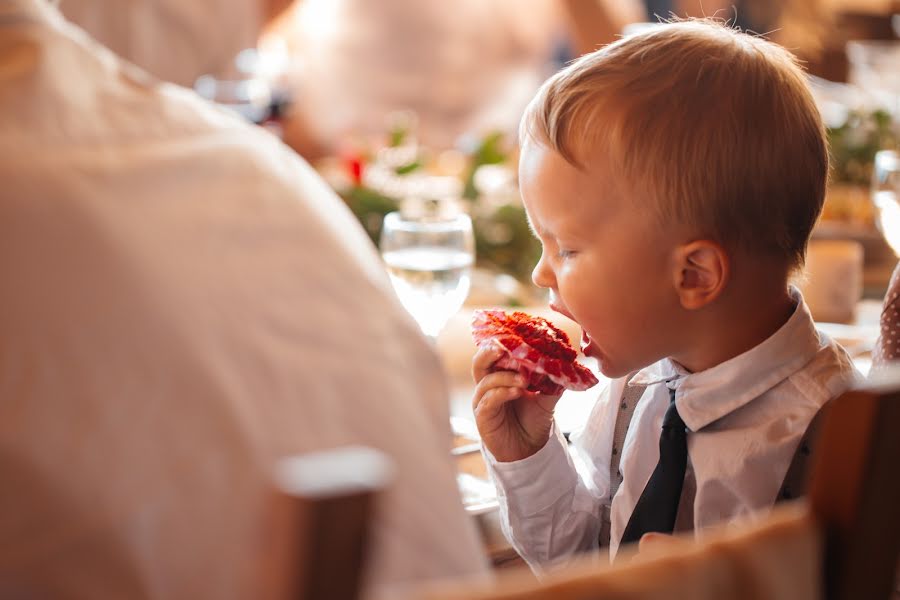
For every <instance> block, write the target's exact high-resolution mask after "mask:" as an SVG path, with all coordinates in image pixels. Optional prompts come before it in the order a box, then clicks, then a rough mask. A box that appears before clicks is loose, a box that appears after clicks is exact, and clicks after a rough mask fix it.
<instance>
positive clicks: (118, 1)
mask: <svg viewBox="0 0 900 600" xmlns="http://www.w3.org/2000/svg"><path fill="white" fill-rule="evenodd" d="M291 1H292V0H189V1H185V0H115V1H114V2H110V1H103V0H60V2H59V3H58V4H59V9H60V10H61V11H62V13H63V14H64V15H65V16H66V18H67V19H69V20H70V21H71V22H73V23H75V24H76V25H78V26H80V27H82V28H83V29H85V30H86V31H87V32H88V33H90V34H91V36H93V37H94V38H95V39H96V40H97V41H99V42H100V43H101V44H103V45H104V46H106V47H107V48H109V49H110V50H112V51H113V52H115V53H116V54H118V55H119V56H121V57H122V58H124V59H126V60H128V61H130V62H133V63H134V64H136V65H138V66H139V67H141V68H143V69H145V70H146V71H148V72H149V73H151V74H152V75H154V76H155V77H158V78H160V79H162V80H164V81H170V82H173V83H177V84H179V85H183V86H187V87H191V86H193V85H194V81H195V80H196V79H197V78H198V77H200V76H201V75H205V74H213V75H220V76H222V75H227V74H229V72H230V71H231V70H232V69H233V66H234V58H235V56H236V55H237V54H238V53H239V52H240V51H241V50H244V49H245V48H253V47H255V46H256V40H257V38H258V37H259V34H260V31H262V29H263V27H264V26H265V24H266V23H268V22H269V21H270V20H272V19H274V18H276V17H277V16H278V15H279V14H280V13H281V12H282V11H284V10H285V9H286V8H287V7H288V6H289V5H290V4H291Z"/></svg>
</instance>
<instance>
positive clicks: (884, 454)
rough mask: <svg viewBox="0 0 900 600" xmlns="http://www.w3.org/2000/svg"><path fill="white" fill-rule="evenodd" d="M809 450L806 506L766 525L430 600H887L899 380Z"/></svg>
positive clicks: (829, 421) (899, 470) (843, 401)
mask: <svg viewBox="0 0 900 600" xmlns="http://www.w3.org/2000/svg"><path fill="white" fill-rule="evenodd" d="M818 437H819V439H818V440H817V443H815V444H814V445H813V456H812V468H811V469H810V473H809V482H808V484H807V490H808V495H807V498H806V499H805V500H801V501H797V502H793V503H788V504H786V505H782V506H780V507H779V508H778V509H776V510H775V511H774V512H773V515H772V516H771V517H770V518H768V519H767V520H766V521H764V522H762V523H759V524H756V525H752V526H749V527H746V528H744V529H743V530H740V529H739V530H737V531H735V530H729V529H725V530H722V531H720V532H718V533H714V534H710V535H709V536H708V537H706V538H705V539H704V541H702V542H699V543H694V542H693V541H690V540H684V539H673V540H672V541H671V542H670V543H667V544H666V546H665V547H664V548H663V549H662V551H659V552H654V555H653V556H649V557H639V558H638V559H637V560H636V561H634V562H628V561H627V560H626V561H620V562H617V564H616V565H615V566H612V567H605V566H599V565H597V564H594V563H592V562H590V561H586V562H582V563H580V564H576V565H573V566H572V567H569V568H567V569H564V570H561V571H559V572H557V573H554V574H552V575H549V576H548V577H546V578H544V579H543V580H541V581H537V580H536V579H535V578H534V577H533V576H531V575H530V574H529V573H525V572H521V573H518V574H509V575H508V576H507V577H506V578H505V579H504V580H503V581H502V582H501V583H499V584H497V585H492V586H489V587H487V588H485V587H483V586H482V587H480V588H474V587H469V588H468V589H467V588H465V587H463V588H449V589H448V588H439V589H430V590H428V591H426V592H424V593H423V595H422V597H423V598H425V599H426V600H657V599H659V600H663V599H665V600H676V599H679V598H684V599H687V598H690V599H692V600H696V599H698V598H703V599H706V598H709V599H712V598H726V597H727V598H731V599H732V600H737V599H741V600H775V599H779V598H783V599H785V600H800V599H815V600H819V599H820V598H822V597H823V596H824V598H825V599H826V600H851V599H858V598H866V599H867V600H887V599H888V598H890V597H891V592H892V588H893V585H894V577H895V570H896V567H897V564H898V563H897V559H898V556H897V555H898V549H900V374H898V373H897V372H886V373H884V374H883V375H882V376H881V380H880V381H876V382H872V383H871V384H870V385H867V386H866V387H864V388H860V389H856V390H852V391H849V392H846V393H845V394H842V395H841V396H840V397H839V398H837V399H835V400H833V401H832V402H831V403H830V404H829V406H828V408H827V412H826V413H825V414H823V417H822V424H821V428H820V429H819V433H818Z"/></svg>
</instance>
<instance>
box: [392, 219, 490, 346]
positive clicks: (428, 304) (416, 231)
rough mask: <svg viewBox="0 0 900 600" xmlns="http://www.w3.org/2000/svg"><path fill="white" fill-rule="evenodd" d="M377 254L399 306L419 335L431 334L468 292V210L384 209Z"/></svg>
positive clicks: (471, 246) (433, 335) (470, 260)
mask: <svg viewBox="0 0 900 600" xmlns="http://www.w3.org/2000/svg"><path fill="white" fill-rule="evenodd" d="M436 204H437V203H435V205H436ZM381 254H382V256H383V258H384V262H385V264H386V265H387V268H388V273H389V274H390V276H391V283H392V284H393V285H394V290H396V292H397V296H399V297H400V301H401V302H402V303H403V306H404V307H405V308H406V310H407V311H409V313H410V314H411V315H412V316H413V318H415V320H416V321H417V322H418V323H419V327H421V329H422V332H423V333H425V335H427V336H429V337H430V338H432V339H434V338H436V337H437V335H438V333H440V331H441V329H442V328H443V327H444V325H445V324H446V323H447V320H448V319H450V317H452V316H453V315H454V314H456V312H457V311H458V310H459V309H460V308H461V307H462V305H463V302H464V301H465V299H466V296H468V295H469V288H470V286H471V271H472V264H473V262H474V260H475V241H474V236H473V233H472V220H471V219H470V218H469V215H467V214H465V213H463V212H452V211H451V212H449V214H448V213H447V212H443V211H441V210H438V209H436V208H434V206H432V208H431V209H430V210H426V211H423V212H420V213H419V214H408V213H404V212H392V213H389V214H388V215H386V216H385V218H384V225H383V227H382V230H381Z"/></svg>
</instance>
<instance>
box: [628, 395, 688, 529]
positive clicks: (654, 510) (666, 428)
mask: <svg viewBox="0 0 900 600" xmlns="http://www.w3.org/2000/svg"><path fill="white" fill-rule="evenodd" d="M669 398H670V400H669V408H668V409H667V410H666V415H665V416H664V417H663V422H662V432H661V433H660V436H659V462H658V463H657V464H656V468H655V469H653V474H652V475H651V476H650V480H649V481H648V482H647V487H645V488H644V492H643V493H642V494H641V497H640V498H638V501H637V504H636V505H635V506H634V512H632V513H631V518H630V519H628V525H627V526H626V527H625V533H623V534H622V542H621V543H622V544H627V543H630V542H636V541H638V540H640V539H641V536H642V535H644V534H645V533H649V532H651V531H654V532H658V533H672V530H673V529H674V528H675V516H676V515H677V514H678V502H679V500H680V499H681V488H682V487H683V486H684V472H685V469H686V468H687V431H686V430H685V427H684V421H682V420H681V416H680V415H679V414H678V409H676V408H675V390H669Z"/></svg>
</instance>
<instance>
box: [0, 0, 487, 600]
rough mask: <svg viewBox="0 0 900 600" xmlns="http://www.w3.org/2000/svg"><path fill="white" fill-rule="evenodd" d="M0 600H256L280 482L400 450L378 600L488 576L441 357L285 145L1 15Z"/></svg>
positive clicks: (382, 527) (382, 513) (42, 19)
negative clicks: (273, 473)
mask: <svg viewBox="0 0 900 600" xmlns="http://www.w3.org/2000/svg"><path fill="white" fill-rule="evenodd" d="M0 132H2V135H0V154H2V156H3V160H2V161H0V181H2V187H0V272H2V273H3V292H2V293H0V332H2V333H0V399H2V400H0V597H2V598H56V599H65V598H92V599H100V600H102V599H106V598H109V599H121V598H129V599H139V598H159V599H163V598H165V599H179V598H190V599H194V598H216V599H229V598H234V599H239V598H240V599H243V598H252V597H254V594H253V592H252V591H251V589H250V586H251V584H250V581H251V579H252V575H253V571H252V568H253V566H254V564H257V562H258V560H259V559H260V558H261V557H262V556H264V553H265V551H266V542H267V538H266V536H265V534H264V522H265V520H266V518H267V514H266V504H265V500H266V494H267V493H268V492H269V491H270V480H269V473H270V469H271V467H272V465H273V464H274V461H275V460H276V459H278V458H279V457H282V456H284V455H289V454H294V453H302V452H308V451H314V450H318V449H323V448H330V447H338V446H343V445H349V444H364V445H368V446H372V447H375V448H378V449H381V450H382V451H384V452H386V453H387V454H388V455H389V456H390V457H391V458H392V459H393V460H394V462H395V463H396V465H397V471H398V472H397V478H396V481H395V484H394V485H393V486H392V487H391V488H390V489H389V490H388V491H387V492H386V494H385V495H384V496H382V497H380V498H379V505H378V510H377V512H376V515H375V518H374V532H373V540H372V552H371V555H370V557H369V564H368V567H369V569H368V571H367V573H366V576H365V585H366V591H367V593H366V597H367V598H373V597H378V596H379V595H380V594H382V593H383V594H384V596H386V597H392V592H391V590H393V589H394V586H395V585H396V584H400V583H403V582H411V581H421V580H429V579H435V578H443V577H451V576H463V575H483V574H485V573H486V569H487V567H486V560H485V557H484V554H483V550H482V548H481V545H480V542H479V539H478V535H477V532H476V531H475V528H474V525H473V523H472V522H471V521H470V519H469V517H468V516H467V515H466V514H465V511H464V509H463V507H462V505H461V502H460V497H459V492H458V489H457V487H456V481H455V468H454V465H453V464H452V462H451V459H450V455H449V449H450V445H451V434H450V431H449V424H448V400H447V392H446V388H445V385H444V381H443V377H442V374H441V370H440V365H439V362H438V359H437V357H436V355H435V353H434V352H433V350H432V349H431V348H430V347H429V345H428V343H427V342H426V340H425V339H424V338H423V337H422V335H421V334H420V333H419V331H418V329H417V327H416V325H415V323H414V322H413V321H412V320H411V319H410V318H409V317H408V315H407V314H406V313H405V311H404V310H403V308H402V307H401V306H400V304H399V302H398V301H397V300H396V298H395V297H394V295H393V293H392V292H391V289H390V283H389V281H388V280H387V276H386V274H385V273H384V269H383V267H382V265H381V263H380V261H379V258H378V256H377V253H376V252H375V251H374V249H373V247H372V246H371V243H370V242H369V240H368V238H366V236H365V234H364V233H363V231H362V229H361V228H360V227H359V225H358V223H357V222H356V221H355V220H354V218H353V216H352V215H351V214H350V212H349V211H348V210H347V209H346V208H345V206H344V205H343V204H342V203H341V202H340V200H339V199H338V198H337V197H336V196H335V195H334V194H333V193H332V192H331V190H330V189H329V188H328V187H327V186H326V185H325V184H324V183H323V182H322V181H321V180H320V179H319V178H318V177H317V176H316V175H315V173H314V172H313V171H312V170H311V169H310V168H309V166H308V165H307V164H306V163H304V162H303V161H302V160H300V159H299V158H298V157H297V156H296V155H295V154H294V153H293V152H291V151H290V150H288V149H287V148H286V147H284V146H283V145H282V144H281V143H280V142H279V141H278V140H277V139H276V138H275V137H273V136H271V135H270V134H268V133H266V132H265V131H263V130H261V129H258V128H255V127H252V126H249V125H246V124H244V123H243V122H242V121H240V119H239V118H238V117H235V116H233V115H231V114H230V113H228V112H226V111H224V110H220V109H217V108H215V107H212V106H210V105H208V104H206V103H205V102H203V101H202V100H200V99H199V98H198V97H196V96H195V95H194V94H193V93H191V92H189V91H187V90H184V89H182V88H179V87H176V86H172V85H168V84H162V85H157V84H153V83H148V82H147V81H146V76H145V75H144V74H143V72H141V71H138V70H137V69H134V68H133V67H130V66H128V65H123V64H122V63H120V61H119V60H118V59H117V58H115V57H114V56H113V55H112V54H111V53H110V52H108V51H106V50H104V49H103V48H101V47H99V46H98V45H96V44H95V43H94V42H93V41H92V40H90V39H89V38H88V37H87V36H86V35H84V33H83V32H82V31H80V30H78V29H77V28H75V27H73V26H71V25H70V24H68V23H66V22H65V21H64V19H63V18H62V17H61V16H60V15H59V14H58V13H57V12H56V10H55V9H53V8H51V6H50V5H49V4H48V3H46V2H44V0H0Z"/></svg>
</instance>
